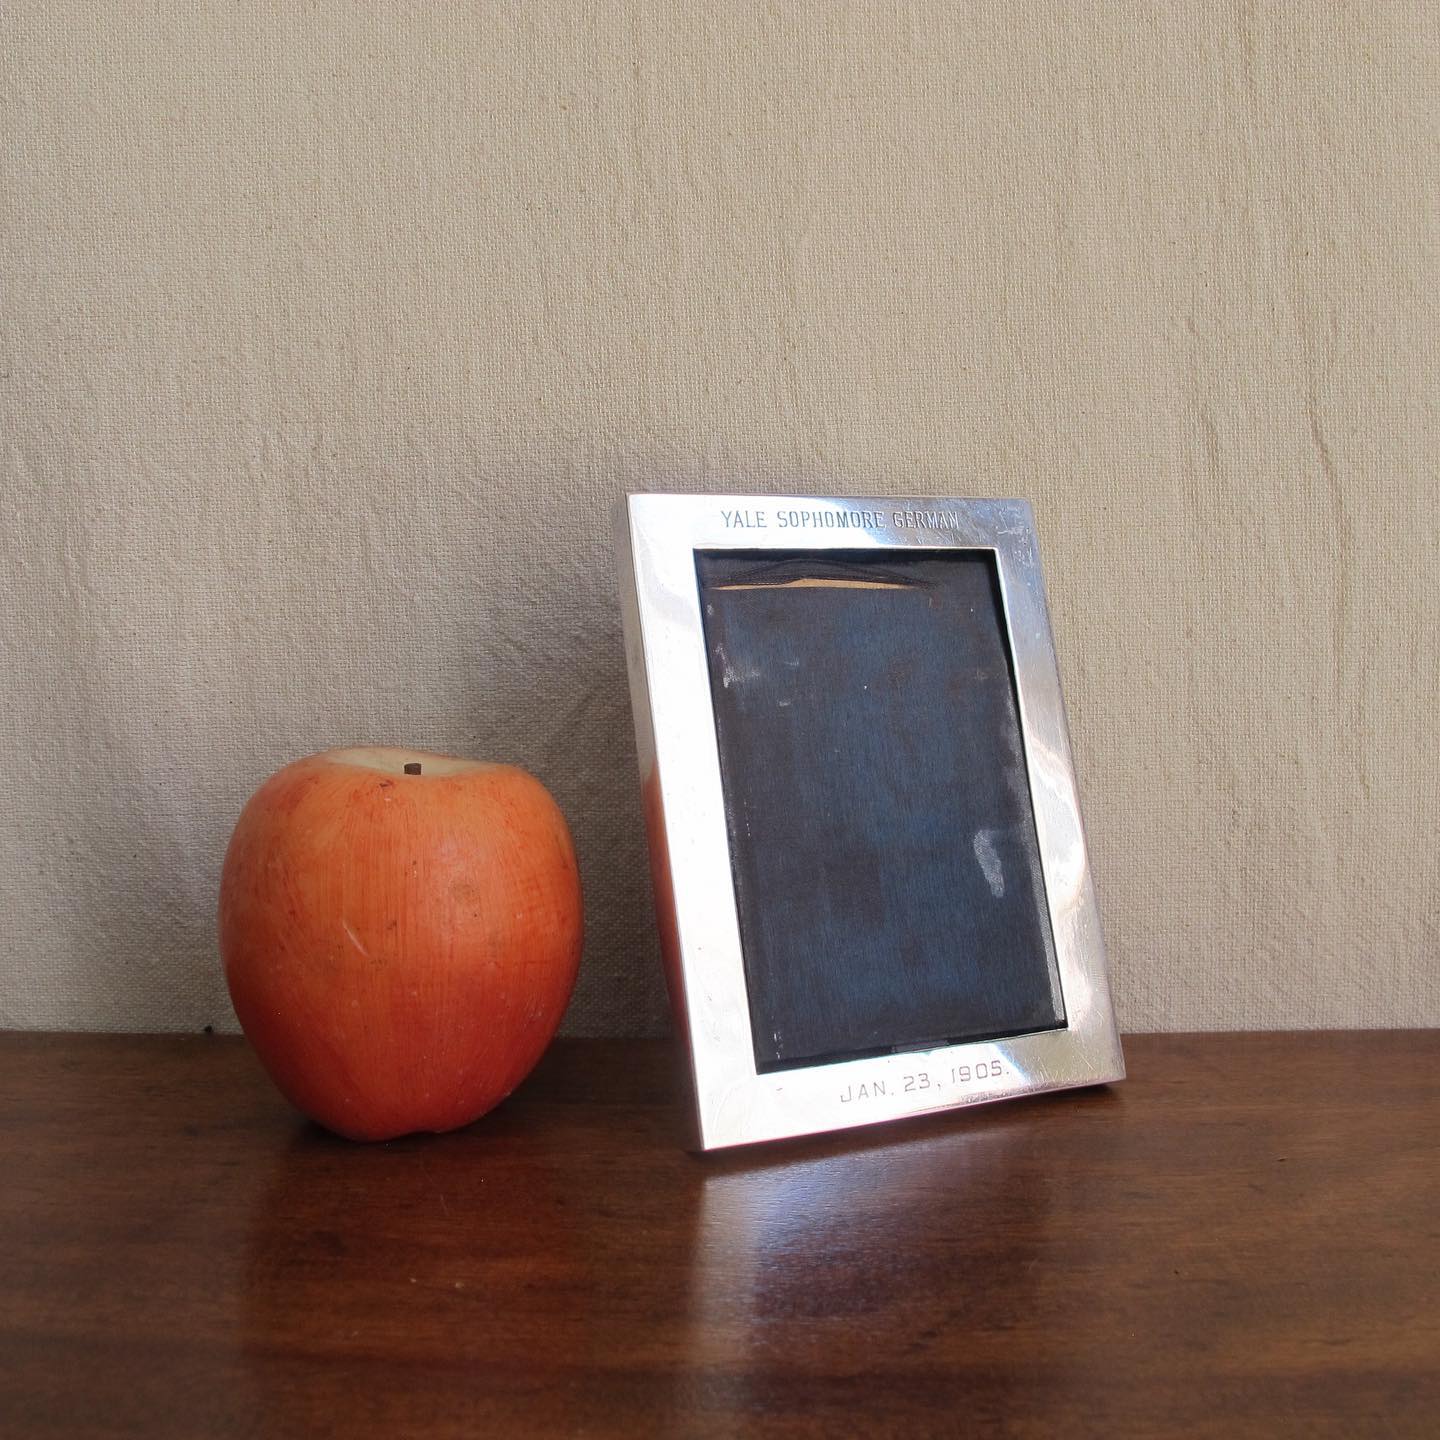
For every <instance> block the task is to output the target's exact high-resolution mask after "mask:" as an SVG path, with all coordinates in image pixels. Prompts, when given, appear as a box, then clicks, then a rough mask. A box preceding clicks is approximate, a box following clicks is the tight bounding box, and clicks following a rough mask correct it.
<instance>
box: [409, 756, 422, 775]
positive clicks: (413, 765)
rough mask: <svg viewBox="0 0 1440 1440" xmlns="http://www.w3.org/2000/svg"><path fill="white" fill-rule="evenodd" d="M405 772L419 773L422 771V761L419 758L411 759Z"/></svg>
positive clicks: (410, 773)
mask: <svg viewBox="0 0 1440 1440" xmlns="http://www.w3.org/2000/svg"><path fill="white" fill-rule="evenodd" d="M405 773H406V774H407V775H418V774H419V773H420V762H419V761H418V760H411V761H410V762H409V763H408V764H407V765H406V766H405Z"/></svg>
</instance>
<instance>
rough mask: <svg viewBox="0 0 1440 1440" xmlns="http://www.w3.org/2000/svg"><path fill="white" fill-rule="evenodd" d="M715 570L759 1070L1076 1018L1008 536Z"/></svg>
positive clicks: (713, 557) (724, 760)
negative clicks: (1048, 890) (1062, 968)
mask: <svg viewBox="0 0 1440 1440" xmlns="http://www.w3.org/2000/svg"><path fill="white" fill-rule="evenodd" d="M696 572H697V576H698V581H699V587H700V600H701V611H702V616H703V622H704V630H705V646H706V653H707V659H708V663H709V671H710V686H711V694H712V697H713V701H714V710H715V726H716V734H717V739H718V742H719V751H720V769H721V778H722V783H723V787H724V798H725V815H726V824H727V826H728V831H729V840H730V857H731V867H732V872H733V878H734V885H735V897H736V905H737V910H738V914H739V921H740V939H741V948H742V951H743V955H744V965H745V978H746V986H747V990H748V994H749V1004H750V1020H751V1028H752V1032H753V1035H754V1043H755V1063H756V1067H757V1069H758V1070H759V1071H761V1072H765V1071H774V1070H783V1069H786V1068H790V1067H795V1066H802V1065H813V1064H820V1063H824V1062H826V1061H839V1060H849V1059H856V1058H859V1057H862V1056H867V1055H875V1054H884V1053H887V1052H891V1051H902V1050H913V1049H921V1048H930V1047H933V1046H938V1045H945V1044H952V1043H960V1042H964V1041H976V1040H984V1039H994V1038H1000V1037H1004V1036H1013V1035H1022V1034H1027V1033H1030V1032H1034V1031H1039V1030H1052V1029H1057V1028H1059V1027H1062V1026H1063V1025H1064V1024H1065V1010H1064V1002H1063V999H1062V997H1061V993H1060V984H1059V977H1058V971H1057V967H1056V961H1055V945H1054V939H1053V936H1052V934H1051V928H1050V920H1049V912H1048V908H1047V905H1046V898H1045V888H1044V880H1043V876H1042V873H1041V866H1040V851H1039V845H1038V841H1037V836H1036V831H1035V817H1034V812H1033V810H1032V807H1031V801H1030V785H1029V775H1028V771H1027V766H1026V761H1025V751H1024V745H1023V743H1022V737H1021V730H1020V718H1019V710H1018V703H1017V700H1016V691H1015V682H1014V675H1013V668H1012V661H1011V654H1010V647H1009V644H1008V641H1007V632H1006V625H1005V618H1004V607H1003V603H1002V600H1001V594H1000V585H999V577H998V574H997V572H996V566H995V558H994V555H993V552H991V551H989V550H978V549H977V550H945V551H915V552H908V553H907V552H896V551H887V552H885V553H884V554H883V555H881V556H877V555H876V554H875V553H874V552H866V551H863V550H856V551H833V550H832V551H821V552H813V551H812V552H802V551H775V550H766V551H743V552H742V551H700V552H697V554H696Z"/></svg>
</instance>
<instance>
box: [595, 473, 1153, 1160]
mask: <svg viewBox="0 0 1440 1440" xmlns="http://www.w3.org/2000/svg"><path fill="white" fill-rule="evenodd" d="M616 528H617V553H618V561H619V571H620V594H621V608H622V616H623V622H624V635H625V646H626V657H627V665H628V670H629V679H630V687H631V699H632V705H633V711H634V720H635V731H636V740H637V748H638V752H639V766H640V779H641V790H642V795H643V797H644V809H645V817H646V824H647V829H648V832H649V843H650V853H651V859H652V867H651V868H652V876H653V880H654V890H655V904H656V911H657V917H658V922H659V931H660V939H661V949H662V953H663V956H664V961H665V966H666V974H667V981H668V985H669V990H670V996H671V1002H672V1006H673V1010H674V1013H675V1017H676V1022H677V1027H678V1030H679V1033H680V1039H681V1041H682V1043H683V1044H684V1046H685V1048H686V1051H687V1054H688V1059H689V1072H690V1079H691V1081H692V1084H693V1096H694V1112H693V1113H694V1122H695V1128H694V1135H693V1143H694V1146H695V1148H697V1149H701V1150H711V1149H718V1148H722V1147H728V1146H735V1145H743V1144H749V1143H752V1142H757V1141H765V1140H775V1139H780V1138H784V1137H788V1136H797V1135H805V1134H813V1133H817V1132H823V1131H830V1130H839V1129H844V1128H847V1127H851V1126H858V1125H867V1124H873V1123H875V1122H879V1121H886V1120H896V1119H900V1118H902V1117H906V1116H913V1115H920V1114H924V1113H928V1112H932V1111H939V1110H948V1109H953V1108H957V1107H961V1106H968V1105H975V1104H981V1103H986V1102H990V1101H995V1100H1004V1099H1009V1098H1012V1097H1015V1096H1020V1095H1029V1094H1035V1093H1038V1092H1042V1091H1050V1090H1059V1089H1065V1088H1069V1087H1075V1086H1088V1085H1097V1084H1103V1083H1107V1082H1111V1081H1116V1080H1120V1079H1122V1078H1123V1076H1124V1073H1125V1068H1124V1059H1123V1056H1122V1053H1121V1046H1120V1038H1119V1033H1118V1031H1117V1028H1116V1024H1115V1016H1114V1010H1113V1007H1112V1003H1111V997H1110V990H1109V983H1108V979H1107V973H1106V962H1105V950H1104V942H1103V939H1102V936H1101V929H1100V919H1099V913H1098V909H1097V905H1096V900H1095V893H1094V887H1093V884H1092V880H1091V873H1090V864H1089V860H1088V856H1087V852H1086V844H1085V835H1084V829H1083V826H1082V823H1081V818H1080V806H1079V800H1078V796H1077V791H1076V784H1075V775H1074V765H1073V760H1072V757H1071V749H1070V739H1069V732H1068V727H1067V725H1066V719H1065V709H1064V704H1063V701H1062V698H1061V690H1060V678H1059V672H1058V668H1057V664H1056V657H1055V645H1054V640H1053V637H1052V634H1051V628H1050V620H1049V615H1048V611H1047V606H1046V600H1045V589H1044V582H1043V579H1042V576H1041V570H1040V563H1039V559H1038V556H1037V548H1036V535H1035V524H1034V517H1033V514H1032V512H1031V508H1030V506H1029V504H1028V503H1027V502H1026V501H1023V500H973V499H954V498H950V499H942V498H930V499H896V498H893V497H888V498H881V497H874V498H855V497H814V496H775V495H653V494H652V495H629V496H626V497H625V498H624V499H623V501H622V502H621V504H620V506H619V507H618V510H617V527H616ZM956 549H964V550H976V551H987V552H990V554H991V555H992V556H993V562H994V566H995V572H996V574H997V575H998V582H999V592H1000V595H1001V599H1002V602H1003V605H1002V614H1003V625H1004V630H1005V638H1006V640H1007V641H1008V646H1009V650H1010V656H1011V662H1012V675H1013V683H1014V694H1015V698H1016V702H1017V709H1018V718H1019V727H1020V733H1021V738H1022V743H1023V749H1024V759H1025V767H1026V772H1027V773H1028V781H1029V792H1030V803H1031V808H1032V809H1033V814H1034V822H1035V830H1036V837H1037V839H1038V846H1039V855H1040V865H1041V873H1042V876H1043V892H1044V905H1045V908H1046V910H1047V912H1048V922H1049V926H1050V934H1051V935H1052V936H1053V942H1054V965H1055V967H1056V968H1057V970H1058V978H1059V986H1060V991H1061V994H1062V996H1063V1016H1064V1020H1063V1025H1061V1026H1060V1027H1058V1028H1051V1029H1046V1030H1042V1031H1038V1032H1035V1033H1028V1034H1018V1035H1010V1036H1005V1037H1002V1038H998V1039H988V1040H981V1041H977V1042H969V1043H961V1044H947V1045H940V1046H937V1047H933V1048H929V1049H918V1050H917V1049H908V1050H903V1051H900V1052H898V1053H884V1054H868V1055H864V1056H861V1057H860V1058H842V1059H838V1060H828V1061H825V1062H824V1063H817V1064H802V1065H799V1066H792V1067H790V1068H784V1069H776V1070H771V1071H762V1069H761V1068H760V1067H759V1066H758V1065H757V1060H756V1050H755V1045H754V1037H753V1036H752V1033H751V1008H750V1004H749V997H748V995H747V988H746V984H747V982H746V968H745V963H744V954H743V952H742V945H741V926H740V917H739V913H738V909H737V900H736V891H735V886H734V882H733V877H732V856H731V849H730V842H729V836H728V833H727V821H726V810H725V794H724V788H723V784H722V773H721V770H722V767H721V754H720V747H719V741H718V739H717V730H716V713H715V706H714V701H713V696H712V680H711V672H710V667H709V663H708V660H707V652H706V640H705V631H704V617H703V615H702V603H701V595H700V589H699V585H698V582H697V571H696V565H697V559H696V557H697V554H700V553H712V552H724V551H727V550H732V551H745V552H763V551H769V550H774V551H787V552H792V553H793V552H796V551H803V552H806V553H809V552H814V553H815V554H816V555H817V556H821V557H823V556H824V554H825V553H826V552H833V551H842V550H843V551H851V552H854V551H861V550H863V551H866V552H874V553H875V555H876V559H877V560H879V559H881V558H883V555H884V552H914V551H916V550H930V551H951V550H956ZM867 558H868V555H867Z"/></svg>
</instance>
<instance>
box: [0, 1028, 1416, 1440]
mask: <svg viewBox="0 0 1440 1440" xmlns="http://www.w3.org/2000/svg"><path fill="white" fill-rule="evenodd" d="M1126 1052H1127V1057H1128V1060H1129V1064H1130V1073H1131V1078H1130V1079H1129V1080H1128V1081H1126V1082H1125V1083H1124V1084H1123V1085H1120V1086H1117V1087H1115V1088H1114V1089H1112V1090H1097V1091H1090V1092H1083V1093H1070V1094H1067V1095H1057V1096H1048V1097H1042V1098H1037V1099H1029V1100H1019V1101H1012V1102H1010V1103H1008V1104H1004V1105H997V1106H991V1107H987V1108H984V1109H980V1110H972V1111H969V1112H959V1113H952V1114H949V1115H944V1116H934V1117H930V1118H928V1119H925V1120H917V1121H908V1122H904V1123H902V1124H900V1125H898V1126H891V1127H888V1128H887V1127H881V1128H879V1129H874V1130H870V1131H865V1132H853V1131H852V1132H850V1133H848V1134H846V1135H843V1136H835V1137H829V1138H824V1139H818V1140H809V1141H803V1142H798V1143H789V1144H782V1145H775V1146H771V1147H766V1148H761V1149H755V1150H751V1151H748V1152H739V1153H736V1152H732V1153H729V1154H726V1155H721V1156H719V1157H715V1156H712V1157H709V1158H699V1157H696V1156H692V1155H688V1154H685V1153H683V1152H682V1151H681V1150H680V1149H678V1148H677V1144H676V1135H677V1133H678V1109H677V1100H676V1098H675V1092H674V1087H673V1085H672V1082H671V1073H672V1066H671V1058H670V1054H669V1050H668V1047H666V1046H663V1045H660V1044H656V1043H645V1042H618V1041H603V1042H583V1041H581V1042H561V1043H559V1044H557V1045H556V1046H555V1047H554V1048H553V1049H552V1051H551V1052H550V1054H549V1055H548V1056H547V1058H546V1060H545V1061H544V1063H543V1064H542V1066H541V1068H540V1070H539V1071H538V1072H537V1073H536V1075H535V1076H534V1077H532V1079H531V1080H530V1081H529V1082H528V1084H527V1085H526V1086H524V1087H523V1088H522V1089H521V1091H520V1092H518V1093H517V1094H516V1095H515V1096H514V1097H513V1098H512V1099H511V1100H510V1101H509V1102H508V1103H507V1104H506V1105H504V1106H502V1107H501V1108H500V1109H499V1110H498V1111H496V1112H495V1113H494V1114H493V1115H492V1116H490V1117H488V1118H487V1119H485V1120H483V1121H481V1122H480V1123H479V1124H477V1125H475V1126H473V1127H471V1128H470V1129H469V1130H466V1131H462V1132H459V1133H456V1134H453V1135H448V1136H441V1137H432V1138H427V1139H418V1138H417V1139H412V1140H405V1141H399V1142H395V1143H391V1144H388V1145H379V1146H360V1145H354V1144H350V1143H348V1142H345V1141H341V1140H336V1139H332V1138H330V1137H329V1136H327V1135H325V1134H323V1133H321V1132H320V1131H318V1130H316V1129H314V1128H312V1127H310V1126H308V1125H307V1124H306V1123H304V1122H303V1121H301V1120H300V1119H299V1118H298V1117H297V1116H296V1115H295V1114H294V1113H293V1112H291V1111H290V1110H289V1109H288V1108H287V1107H286V1105H285V1103H284V1102H283V1101H282V1100H281V1099H280V1098H279V1097H278V1095H276V1094H275V1093H274V1091H273V1090H272V1089H271V1088H270V1085H269V1083H268V1081H267V1080H266V1078H265V1076H264V1075H263V1074H262V1073H261V1071H260V1069H259V1067H258V1065H257V1064H256V1062H255V1060H254V1057H253V1056H252V1055H251V1053H250V1051H249V1050H248V1049H247V1048H246V1046H245V1045H244V1043H243V1042H241V1041H238V1040H231V1039H220V1038H213V1037H212V1038H206V1037H198V1036H197V1037H167V1038H133V1037H118V1036H115V1037H100V1036H63V1037H62V1036H37V1035H19V1034H11V1035H4V1036H0V1434H3V1435H5V1436H6V1437H12V1440H14V1437H22V1436H32V1435H33V1436H58V1435H65V1436H88V1435H96V1436H130V1435H144V1436H147V1437H157V1436H171V1435H173V1436H185V1437H197V1436H207V1435H223V1436H229V1435H246V1436H251V1435H276V1436H305V1435H326V1436H329V1435H334V1436H346V1437H360V1436H367V1435H380V1436H406V1437H409V1436H431V1435H445V1436H462V1435H463V1436H466V1437H471V1436H513V1435H528V1434H532V1433H533V1434H541V1435H572V1434H573V1435H589V1436H595V1435H625V1436H629V1437H636V1436H642V1435H656V1434H659V1435H681V1436H692V1435H693V1436H704V1435H730V1434H752V1433H753V1434H762V1435H783V1436H806V1435H865V1436H870V1435H891V1434H894V1435H902V1434H903V1435H907V1436H927V1435H936V1436H940V1435H945V1436H949V1435H965V1436H979V1437H984V1436H1010V1435H1021V1436H1025V1435H1035V1436H1047V1437H1048V1436H1056V1435H1067V1434H1074V1435H1082V1434H1086V1435H1088V1434H1108V1435H1121V1436H1130V1435H1135V1436H1153V1435H1157V1434H1166V1433H1174V1434H1196V1435H1215V1436H1226V1437H1230V1436H1235V1435H1243V1434H1264V1435H1276V1434H1293V1435H1305V1436H1315V1435H1337V1436H1340V1435H1343V1436H1346V1437H1347V1440H1349V1437H1354V1436H1362V1435H1426V1436H1434V1435H1436V1434H1440V1160H1437V1153H1440V1103H1437V1102H1440V1032H1430V1033H1398V1034H1397V1033H1383V1034H1376V1033H1371V1034H1328V1035H1316V1034H1310V1035H1223V1036H1168V1037H1161V1036H1148V1037H1141V1036H1136V1037H1132V1038H1131V1039H1129V1040H1128V1041H1127V1042H1126Z"/></svg>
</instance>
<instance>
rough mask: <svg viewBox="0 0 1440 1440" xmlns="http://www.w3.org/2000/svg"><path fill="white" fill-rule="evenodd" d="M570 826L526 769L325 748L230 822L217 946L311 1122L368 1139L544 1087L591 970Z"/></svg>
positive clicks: (282, 774) (440, 1123)
mask: <svg viewBox="0 0 1440 1440" xmlns="http://www.w3.org/2000/svg"><path fill="white" fill-rule="evenodd" d="M581 932H582V917H581V904H580V878H579V873H578V871H577V870H576V866H575V851H574V847H573V846H572V845H571V841H570V832H569V829H568V828H567V827H566V824H565V817H564V816H563V815H562V814H561V813H560V809H559V807H558V806H557V805H556V804H555V801H554V800H553V799H552V798H551V796H550V793H549V791H547V790H546V789H545V787H544V786H543V785H542V784H541V783H540V782H539V781H538V780H536V779H534V778H533V777H532V776H530V775H527V774H526V773H525V772H524V771H523V770H517V769H516V768H515V767H514V766H511V765H487V764H484V763H482V762H479V761H475V760H457V759H452V758H449V757H447V756H442V755H431V754H427V753H425V752H424V751H419V750H402V749H392V748H381V747H375V748H365V749H349V750H329V751H326V752H325V753H324V754H321V755H312V756H310V757H309V758H308V759H305V760H298V761H296V762H295V763H294V764H293V765H287V766H286V767H285V768H284V769H283V770H281V771H279V772H278V773H276V774H275V775H272V776H271V777H270V779H269V780H267V781H266V782H265V783H264V784H263V785H262V786H261V787H260V789H259V790H257V791H256V792H255V794H254V795H253V796H252V797H251V799H250V802H249V804H247V805H246V807H245V809H244V812H243V813H242V814H241V816H240V820H239V822H238V824H237V825H236V826H235V834H234V836H233V837H232V839H231V841H230V848H229V850H228V851H227V852H226V855H225V866H224V871H223V873H222V876H221V881H220V951H221V956H222V958H223V960H224V964H225V979H226V983H227V984H228V985H229V987H230V998H231V1000H232V1001H233V1002H234V1005H235V1013H236V1014H237V1015H238V1016H239V1018H240V1025H241V1027H242V1028H243V1030H244V1031H245V1034H246V1036H247V1037H248V1038H249V1040H250V1043H251V1044H252V1045H253V1046H254V1047H255V1051H256V1053H257V1054H258V1055H259V1057H260V1060H261V1063H262V1064H263V1065H264V1066H265V1068H266V1069H267V1070H268V1071H269V1073H270V1075H271V1077H272V1078H273V1079H274V1081H275V1083H276V1084H277V1085H278V1086H279V1087H280V1089H281V1091H282V1092H283V1093H284V1094H285V1095H286V1097H287V1098H288V1099H289V1100H290V1101H291V1103H292V1104H294V1105H295V1106H296V1107H297V1108H298V1109H300V1110H302V1111H304V1113H305V1114H307V1115H309V1116H310V1117H311V1118H312V1119H314V1120H317V1121H319V1123H320V1124H322V1125H325V1126H327V1127H328V1128H329V1129H331V1130H335V1131H337V1132H338V1133H340V1134H341V1135H348V1136H349V1137H351V1138H352V1139H356V1140H384V1139H390V1138H392V1137H394V1136H396V1135H404V1134H408V1133H409V1132H411V1131H415V1130H434V1131H439V1130H452V1129H454V1128H456V1127H457V1126H460V1125H468V1124H469V1123H470V1122H471V1121H472V1120H474V1119H476V1118H477V1117H479V1116H481V1115H483V1114H484V1113H485V1112H486V1111H487V1110H489V1109H490V1108H491V1107H492V1106H494V1105H496V1104H498V1103H499V1102H500V1101H501V1100H503V1099H504V1098H505V1096H507V1095H508V1094H509V1093H510V1092H511V1091H512V1090H513V1089H514V1088H515V1086H516V1085H518V1084H519V1083H520V1081H521V1080H523V1079H524V1078H525V1076H526V1075H527V1074H529V1072H530V1070H531V1069H532V1068H533V1066H534V1065H535V1062H536V1061H537V1060H538V1059H539V1058H540V1055H541V1053H542V1052H543V1051H544V1049H545V1047H546V1046H547V1045H548V1044H549V1043H550V1040H551V1038H552V1037H553V1036H554V1034H555V1030H556V1027H557V1026H558V1025H559V1023H560V1017H561V1015H562V1014H563V1013H564V1010H565V1006H566V1004H567V1003H568V1002H569V999H570V993H571V991H572V990H573V988H574V985H575V972H576V970H577V968H578V966H579V963H580V947H581Z"/></svg>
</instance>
